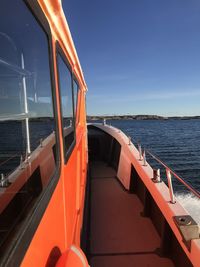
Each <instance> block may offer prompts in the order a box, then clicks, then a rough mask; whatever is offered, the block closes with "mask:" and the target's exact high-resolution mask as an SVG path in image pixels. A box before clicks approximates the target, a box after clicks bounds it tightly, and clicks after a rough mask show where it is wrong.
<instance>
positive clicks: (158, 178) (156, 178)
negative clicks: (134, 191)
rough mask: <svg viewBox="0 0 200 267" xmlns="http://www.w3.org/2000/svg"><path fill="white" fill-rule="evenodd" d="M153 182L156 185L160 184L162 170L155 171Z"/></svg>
mask: <svg viewBox="0 0 200 267" xmlns="http://www.w3.org/2000/svg"><path fill="white" fill-rule="evenodd" d="M153 182H154V183H160V182H161V179H160V169H154V170H153Z"/></svg>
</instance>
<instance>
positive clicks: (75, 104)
mask: <svg viewBox="0 0 200 267" xmlns="http://www.w3.org/2000/svg"><path fill="white" fill-rule="evenodd" d="M73 82H75V83H76V84H77V92H76V93H77V94H76V103H74V113H75V117H76V119H77V118H78V122H79V115H78V114H77V111H78V110H77V108H78V96H79V92H80V85H79V82H78V79H77V78H76V76H75V74H74V73H73ZM73 87H74V83H73ZM73 90H74V88H73ZM77 115H78V116H77Z"/></svg>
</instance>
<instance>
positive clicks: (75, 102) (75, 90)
mask: <svg viewBox="0 0 200 267" xmlns="http://www.w3.org/2000/svg"><path fill="white" fill-rule="evenodd" d="M73 88H74V113H75V116H76V115H77V104H78V103H77V97H78V89H79V87H78V84H77V82H76V81H75V80H73Z"/></svg>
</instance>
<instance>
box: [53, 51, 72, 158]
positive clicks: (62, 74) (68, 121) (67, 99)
mask: <svg viewBox="0 0 200 267" xmlns="http://www.w3.org/2000/svg"><path fill="white" fill-rule="evenodd" d="M63 58H64V56H62V55H61V54H60V53H58V55H57V62H58V77H59V87H60V96H61V113H62V125H63V145H64V154H65V162H66V161H67V159H68V158H69V155H70V153H71V151H72V149H73V147H74V145H75V127H74V121H75V120H74V96H73V84H72V72H71V70H70V67H69V66H68V63H67V61H66V60H64V59H63Z"/></svg>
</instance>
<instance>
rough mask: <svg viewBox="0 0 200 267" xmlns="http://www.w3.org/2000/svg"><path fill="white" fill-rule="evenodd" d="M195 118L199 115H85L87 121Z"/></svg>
mask: <svg viewBox="0 0 200 267" xmlns="http://www.w3.org/2000/svg"><path fill="white" fill-rule="evenodd" d="M103 119H106V120H195V119H200V116H171V117H164V116H158V115H112V116H109V115H106V116H91V115H88V116H87V120H88V121H94V120H95V121H96V120H103Z"/></svg>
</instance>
